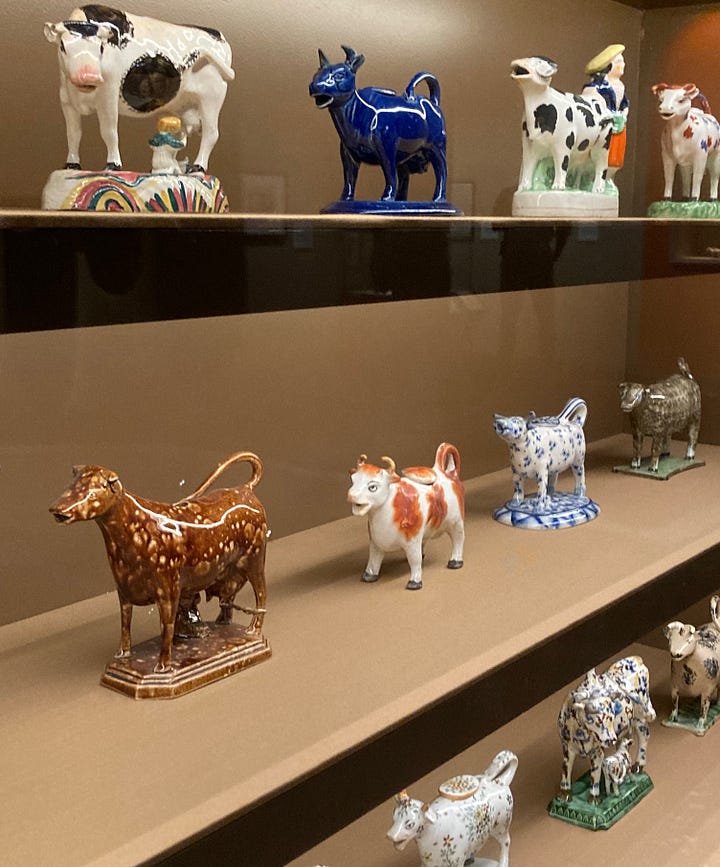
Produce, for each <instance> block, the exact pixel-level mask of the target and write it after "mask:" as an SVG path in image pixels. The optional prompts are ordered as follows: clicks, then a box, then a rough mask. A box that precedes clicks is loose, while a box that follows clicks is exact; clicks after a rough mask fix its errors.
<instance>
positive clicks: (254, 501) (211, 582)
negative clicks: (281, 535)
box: [50, 452, 268, 672]
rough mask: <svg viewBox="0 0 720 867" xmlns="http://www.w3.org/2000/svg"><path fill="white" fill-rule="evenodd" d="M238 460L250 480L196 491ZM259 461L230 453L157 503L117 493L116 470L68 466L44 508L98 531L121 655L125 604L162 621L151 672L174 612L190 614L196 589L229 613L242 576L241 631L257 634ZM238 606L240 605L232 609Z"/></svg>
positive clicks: (164, 649)
mask: <svg viewBox="0 0 720 867" xmlns="http://www.w3.org/2000/svg"><path fill="white" fill-rule="evenodd" d="M238 461H244V462H247V463H249V464H250V466H251V467H252V473H253V474H252V478H251V479H250V480H249V481H248V482H247V483H246V484H244V485H242V486H240V487H237V488H226V489H220V490H215V491H211V492H210V493H205V492H206V491H207V489H208V488H209V487H210V486H211V485H212V484H213V482H215V480H216V479H217V478H218V477H219V476H220V475H221V474H222V473H223V472H224V471H225V470H226V469H227V468H228V467H229V466H230V465H231V464H234V463H236V462H238ZM262 472H263V468H262V462H261V461H260V458H259V457H258V456H257V455H255V454H253V453H252V452H237V453H236V454H233V455H231V456H230V457H229V458H227V459H226V460H225V461H223V462H222V463H221V464H219V465H218V467H217V468H216V469H215V470H214V471H213V472H212V473H211V474H210V475H209V476H208V477H207V479H206V480H205V481H204V482H203V483H202V484H201V485H200V487H199V488H198V489H197V490H196V491H194V492H193V493H192V494H190V496H188V497H186V498H185V499H184V500H180V501H179V502H177V503H172V504H167V503H157V502H154V501H152V500H146V499H143V498H142V497H138V496H135V495H134V494H131V493H130V492H129V491H126V490H125V489H124V487H123V485H122V482H121V481H120V479H119V478H118V476H117V474H116V473H114V472H112V471H111V470H107V469H105V468H104V467H99V466H79V467H75V469H74V474H75V478H74V481H73V483H72V484H71V485H70V487H69V488H68V489H67V490H66V491H65V492H64V493H63V494H62V495H61V496H60V498H59V499H58V500H57V501H56V502H55V503H53V505H52V506H50V512H51V513H52V514H53V516H54V517H55V519H56V520H57V521H58V522H59V523H62V524H71V523H73V522H74V521H88V520H94V521H96V522H97V524H98V526H99V527H100V530H101V532H102V534H103V538H104V539H105V547H106V549H107V555H108V560H109V561H110V568H111V569H112V573H113V577H114V578H115V583H116V584H117V592H118V597H119V600H120V617H121V631H120V649H119V650H118V652H117V654H116V656H117V657H118V658H127V657H129V656H130V648H131V645H130V623H131V619H132V610H133V605H157V608H158V612H159V614H160V623H161V626H162V644H161V651H160V657H159V659H158V661H157V664H156V666H155V671H157V672H163V671H166V670H168V669H169V668H170V665H171V657H172V642H173V636H174V634H175V622H176V616H177V615H178V612H179V610H181V611H184V612H185V613H186V614H187V612H192V611H193V610H194V608H195V603H196V599H197V597H198V594H199V592H200V591H201V590H204V591H205V594H206V596H207V598H208V599H209V598H210V597H213V596H217V597H218V599H219V601H220V614H219V616H218V618H217V622H218V623H229V622H230V621H231V620H232V614H233V609H234V608H236V607H239V606H236V605H235V596H236V594H237V593H238V591H239V590H240V589H241V588H242V587H243V586H244V585H245V584H246V583H247V582H248V581H249V582H250V585H251V586H252V588H253V591H254V593H255V606H256V607H255V609H251V610H248V613H250V614H252V621H251V624H250V626H249V628H248V630H247V634H248V635H249V636H259V635H260V632H261V630H262V625H263V620H264V616H265V598H266V594H265V544H266V540H267V536H268V528H267V518H266V516H265V510H264V509H263V506H262V504H261V503H260V501H259V500H258V498H257V497H256V496H255V494H254V493H253V488H254V487H255V486H256V485H257V483H258V482H259V481H260V479H261V478H262ZM241 610H246V609H241Z"/></svg>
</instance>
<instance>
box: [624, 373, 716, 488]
mask: <svg viewBox="0 0 720 867" xmlns="http://www.w3.org/2000/svg"><path fill="white" fill-rule="evenodd" d="M678 368H679V371H680V372H679V373H674V374H672V376H669V377H668V378H667V379H663V380H661V381H660V382H655V383H653V384H652V385H647V386H645V385H642V383H639V382H621V383H620V385H619V386H618V387H619V389H620V408H621V409H622V411H623V412H626V413H629V415H630V424H631V427H632V433H633V456H632V462H631V466H632V467H636V468H637V467H639V466H640V459H641V453H642V447H643V440H644V438H645V437H646V436H649V437H651V438H652V448H651V453H650V467H649V469H650V471H651V472H657V471H658V466H659V461H660V457H661V455H669V454H670V438H671V436H672V435H673V434H675V433H685V434H686V436H687V441H688V445H687V451H686V455H685V457H686V459H687V460H688V461H691V460H692V459H693V458H694V457H695V446H696V445H697V441H698V435H699V432H700V417H701V410H702V401H701V395H700V386H699V385H698V384H697V382H696V381H695V379H694V378H693V375H692V373H691V372H690V367H689V366H688V364H687V362H686V361H685V359H684V358H679V359H678Z"/></svg>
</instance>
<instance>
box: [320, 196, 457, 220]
mask: <svg viewBox="0 0 720 867" xmlns="http://www.w3.org/2000/svg"><path fill="white" fill-rule="evenodd" d="M320 213H321V214H382V215H383V216H385V215H392V214H397V215H398V216H400V217H414V216H426V217H427V216H435V217H462V215H463V212H462V211H461V210H460V208H456V207H455V205H453V204H451V203H450V202H445V201H443V202H397V201H395V202H386V201H383V200H382V199H348V200H347V201H346V200H343V199H338V201H337V202H332V203H331V204H329V205H327V206H326V207H324V208H323V209H322V211H320Z"/></svg>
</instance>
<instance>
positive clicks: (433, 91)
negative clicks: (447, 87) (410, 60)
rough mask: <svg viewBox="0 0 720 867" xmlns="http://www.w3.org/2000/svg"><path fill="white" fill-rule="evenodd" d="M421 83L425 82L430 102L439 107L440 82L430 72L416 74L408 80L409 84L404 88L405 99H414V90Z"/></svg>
mask: <svg viewBox="0 0 720 867" xmlns="http://www.w3.org/2000/svg"><path fill="white" fill-rule="evenodd" d="M423 81H426V82H427V86H428V90H429V91H430V102H432V103H433V105H437V106H439V105H440V82H439V81H438V80H437V78H435V76H434V75H433V74H432V73H431V72H418V73H416V74H415V75H413V77H412V78H411V79H410V84H408V86H407V87H406V88H405V98H406V99H415V98H416V97H415V88H416V87H417V86H418V84H421V83H422V82H423Z"/></svg>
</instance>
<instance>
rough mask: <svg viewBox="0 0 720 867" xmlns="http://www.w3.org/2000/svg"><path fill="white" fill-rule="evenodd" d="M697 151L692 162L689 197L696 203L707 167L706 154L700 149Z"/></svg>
mask: <svg viewBox="0 0 720 867" xmlns="http://www.w3.org/2000/svg"><path fill="white" fill-rule="evenodd" d="M698 151H699V152H698V153H697V154H696V155H695V159H694V160H693V168H692V190H691V193H690V195H691V198H692V200H693V201H697V200H699V198H700V187H701V186H702V182H703V177H704V175H705V168H706V167H707V153H706V152H705V151H704V150H702V149H700V148H698Z"/></svg>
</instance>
